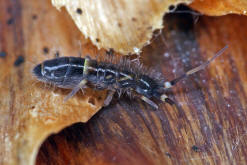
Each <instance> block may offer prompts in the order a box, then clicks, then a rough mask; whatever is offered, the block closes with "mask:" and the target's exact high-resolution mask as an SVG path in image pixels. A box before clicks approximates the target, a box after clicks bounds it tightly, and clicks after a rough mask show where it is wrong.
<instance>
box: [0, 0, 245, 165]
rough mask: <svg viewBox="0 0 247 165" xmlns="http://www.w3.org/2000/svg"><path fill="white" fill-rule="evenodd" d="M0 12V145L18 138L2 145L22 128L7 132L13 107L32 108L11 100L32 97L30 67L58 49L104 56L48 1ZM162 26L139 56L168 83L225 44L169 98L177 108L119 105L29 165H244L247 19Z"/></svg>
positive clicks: (185, 18)
mask: <svg viewBox="0 0 247 165" xmlns="http://www.w3.org/2000/svg"><path fill="white" fill-rule="evenodd" d="M0 8H1V12H0V52H1V53H0V55H1V56H0V64H1V72H0V73H1V75H0V76H1V77H0V78H1V82H0V84H1V85H0V87H1V88H0V92H1V93H0V94H1V95H0V96H1V99H0V116H1V117H0V123H1V126H0V133H1V135H0V140H1V141H4V144H5V146H4V147H6V145H8V144H11V143H8V142H9V141H8V140H11V139H15V138H18V137H16V136H15V134H11V135H9V136H8V137H9V138H10V139H8V138H6V136H5V133H6V132H7V133H8V132H13V131H16V130H17V131H18V130H19V129H22V127H24V124H23V125H20V126H18V127H17V126H15V125H14V123H15V122H16V120H20V119H21V117H22V116H20V111H16V110H18V109H17V107H18V106H19V104H22V107H24V108H25V107H27V106H30V105H27V104H25V102H21V101H22V100H19V99H18V98H20V96H22V95H24V94H28V92H30V87H29V88H27V87H25V83H24V82H25V80H26V79H27V78H28V77H27V76H26V74H25V73H26V71H27V70H26V69H25V66H27V65H28V64H27V63H30V61H31V63H32V60H35V62H37V61H36V60H38V61H40V60H44V59H46V58H51V57H53V56H55V54H56V50H59V53H60V55H61V56H63V55H67V56H68V55H71V56H72V55H73V56H77V55H78V54H79V52H81V53H83V54H84V55H85V54H90V56H95V55H96V54H98V53H101V52H103V51H104V50H101V51H97V50H96V48H95V47H94V46H92V45H91V43H90V42H88V41H86V40H84V39H81V37H80V32H79V31H78V30H76V28H75V26H74V25H73V22H72V21H71V20H70V17H69V16H68V15H67V14H65V13H63V12H62V13H57V11H56V9H54V10H53V9H52V7H51V4H50V2H49V1H48V0H46V1H32V0H25V1H19V0H12V1H4V0H0ZM61 15H62V16H61ZM61 17H63V18H64V19H59V18H61ZM47 20H49V21H47ZM165 27H166V28H165V29H164V31H163V32H162V35H161V36H158V37H156V38H155V39H154V40H153V42H152V44H151V45H150V46H148V47H146V48H145V49H144V51H143V53H142V55H141V62H143V63H144V65H146V66H149V67H154V68H156V69H157V70H158V71H160V72H162V74H163V75H165V76H166V78H167V79H173V78H174V77H177V76H179V75H181V74H182V73H184V72H185V71H187V70H189V69H191V68H193V67H195V66H197V65H199V64H200V63H201V62H203V61H205V60H207V59H208V58H209V57H212V56H213V55H214V53H216V52H217V51H218V50H220V49H221V48H223V47H224V46H225V45H229V49H228V50H227V51H226V52H225V53H224V55H222V56H221V57H219V58H217V59H216V60H215V61H214V62H213V63H212V64H211V65H210V66H209V67H208V68H207V69H206V70H205V71H202V72H200V73H197V74H195V75H193V76H191V77H190V78H188V79H186V80H184V81H182V82H181V83H179V84H177V86H176V87H174V88H173V89H172V90H171V92H170V93H169V96H170V97H171V98H172V99H173V100H174V101H175V102H176V105H175V107H172V106H170V105H167V104H160V109H159V110H156V111H154V110H152V109H151V108H150V107H149V106H148V105H146V104H144V103H143V102H142V101H140V100H131V99H128V98H127V97H123V98H121V99H120V100H118V99H117V97H116V98H115V99H114V100H113V102H112V103H111V105H110V106H108V107H106V108H103V109H102V110H101V111H100V112H99V113H97V114H96V115H95V116H94V117H93V118H92V119H91V120H90V121H89V122H88V123H86V124H82V123H77V124H74V125H73V126H70V127H68V128H66V129H64V130H63V131H61V132H60V133H58V134H56V135H52V136H50V137H49V138H48V139H47V140H46V141H45V142H44V144H43V145H42V147H41V149H40V152H39V154H38V157H37V161H36V164H246V162H247V160H246V159H247V156H246V152H247V149H246V148H247V146H246V143H247V137H246V132H247V126H246V125H247V123H246V122H247V121H246V118H247V114H246V111H247V102H246V100H247V98H246V97H247V96H246V95H247V85H246V84H247V73H246V69H247V66H246V65H247V56H246V55H245V53H246V52H247V48H246V45H247V37H246V36H247V31H246V29H247V18H246V17H244V16H237V15H228V16H224V17H217V18H214V17H200V18H199V20H197V19H193V16H191V15H184V14H183V15H169V16H167V17H166V18H165ZM65 32H66V33H65ZM78 42H82V43H81V45H82V47H81V48H80V46H79V45H78V44H77V43H78ZM45 47H47V48H48V49H49V51H48V53H46V51H44V48H45ZM22 57H24V62H23V63H22ZM2 68H3V69H2ZM2 80H3V81H2ZM26 89H29V90H26ZM44 90H45V89H44ZM62 94H63V93H61V95H62ZM17 96H18V97H17ZM77 99H79V96H78V97H77ZM6 100H8V102H6ZM40 101H41V102H42V100H41V99H40ZM6 107H8V108H6ZM9 110H10V111H9ZM14 112H17V113H15V114H13V113H14ZM7 119H8V120H7ZM9 119H10V120H9ZM2 123H4V124H2ZM2 145H3V144H2V143H1V144H0V148H1V149H2ZM9 147H10V146H9ZM1 149H0V158H3V156H6V155H7V156H9V155H8V153H9V152H11V151H10V150H8V149H9V148H5V149H6V150H1ZM14 153H15V152H14ZM15 154H16V153H15ZM8 158H9V157H5V159H6V160H8ZM18 161H20V159H19V158H18V157H17V163H20V162H18ZM1 162H2V159H1V160H0V164H1Z"/></svg>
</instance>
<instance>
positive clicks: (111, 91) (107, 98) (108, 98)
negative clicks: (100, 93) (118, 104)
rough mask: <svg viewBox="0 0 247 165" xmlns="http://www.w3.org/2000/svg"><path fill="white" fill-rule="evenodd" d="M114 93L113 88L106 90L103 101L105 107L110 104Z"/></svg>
mask: <svg viewBox="0 0 247 165" xmlns="http://www.w3.org/2000/svg"><path fill="white" fill-rule="evenodd" d="M114 93H115V91H113V90H109V91H108V92H107V97H106V99H105V101H104V107H106V106H108V105H109V104H110V102H111V100H112V97H113V95H114Z"/></svg>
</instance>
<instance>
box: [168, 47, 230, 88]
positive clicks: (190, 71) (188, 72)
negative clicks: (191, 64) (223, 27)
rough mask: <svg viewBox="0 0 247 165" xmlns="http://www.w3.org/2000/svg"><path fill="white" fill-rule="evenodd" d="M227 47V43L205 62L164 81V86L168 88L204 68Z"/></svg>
mask: <svg viewBox="0 0 247 165" xmlns="http://www.w3.org/2000/svg"><path fill="white" fill-rule="evenodd" d="M227 48H228V45H226V46H225V47H224V48H222V49H221V50H220V51H218V52H217V53H216V54H215V55H214V56H213V57H212V58H211V59H209V60H208V61H207V62H205V63H203V64H201V65H199V66H198V67H195V68H193V69H191V70H189V71H187V72H186V73H185V74H183V75H181V76H179V77H177V78H175V79H174V80H172V81H170V82H165V83H164V86H165V88H170V87H172V86H173V85H175V84H176V83H178V82H179V81H180V80H182V79H184V78H185V77H187V76H189V75H191V74H194V73H196V72H198V71H200V70H203V69H205V68H206V67H207V66H208V65H209V64H210V63H211V62H212V61H213V60H214V59H215V58H217V57H219V56H220V55H222V54H223V53H224V51H225V50H226V49H227Z"/></svg>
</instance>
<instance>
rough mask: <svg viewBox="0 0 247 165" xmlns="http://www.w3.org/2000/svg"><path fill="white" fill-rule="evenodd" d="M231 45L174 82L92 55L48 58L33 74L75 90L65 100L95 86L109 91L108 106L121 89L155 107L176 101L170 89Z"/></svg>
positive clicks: (106, 102) (139, 66) (119, 62)
mask: <svg viewBox="0 0 247 165" xmlns="http://www.w3.org/2000/svg"><path fill="white" fill-rule="evenodd" d="M227 47H228V46H225V47H224V48H223V49H221V50H220V51H219V52H217V53H216V54H215V55H214V56H213V57H212V58H211V59H210V60H208V61H206V62H205V63H203V64H201V65H200V66H198V67H195V68H193V69H191V70H189V71H187V72H185V73H184V74H183V75H181V76H179V77H177V78H175V79H173V80H171V81H165V80H164V78H162V77H161V76H159V74H157V73H155V72H151V71H149V70H147V69H145V67H142V65H137V64H135V63H133V62H131V61H130V60H126V59H125V60H123V59H120V60H103V61H102V60H94V59H91V58H89V57H86V58H80V57H59V58H55V59H51V60H46V61H44V62H43V63H41V64H38V65H37V66H35V67H34V69H33V74H34V75H35V76H36V77H37V79H38V80H39V81H42V82H45V83H51V84H53V85H55V86H57V87H60V88H67V89H72V91H71V92H70V93H69V94H68V95H67V96H66V97H65V101H66V100H68V99H69V98H71V97H72V96H74V95H75V94H76V93H77V92H78V91H79V90H80V89H83V88H86V87H94V88H95V89H96V90H102V89H107V90H108V95H107V98H106V99H105V101H104V105H105V106H107V105H109V103H110V102H111V100H112V97H113V95H114V93H116V92H118V93H119V95H121V93H127V94H129V95H133V96H135V97H139V98H140V99H142V100H143V101H145V102H146V103H148V104H149V105H150V106H152V107H153V108H155V109H158V105H157V104H156V103H155V102H154V101H152V100H153V99H157V100H160V101H162V102H167V103H169V104H173V101H172V100H171V99H169V98H168V96H167V95H166V94H165V93H166V90H167V89H168V88H171V87H173V86H174V85H175V84H176V83H178V82H179V81H180V80H181V79H184V78H186V77H187V76H189V75H191V74H193V73H196V72H198V71H200V70H202V69H204V68H205V67H206V66H208V64H209V63H210V62H211V61H213V60H214V59H215V58H216V57H218V56H220V55H221V54H222V53H223V52H224V51H225V50H226V49H227Z"/></svg>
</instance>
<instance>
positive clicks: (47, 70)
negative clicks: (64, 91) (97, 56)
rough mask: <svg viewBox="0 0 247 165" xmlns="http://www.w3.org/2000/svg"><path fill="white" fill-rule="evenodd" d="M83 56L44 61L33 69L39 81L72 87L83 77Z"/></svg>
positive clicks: (62, 86)
mask: <svg viewBox="0 0 247 165" xmlns="http://www.w3.org/2000/svg"><path fill="white" fill-rule="evenodd" d="M84 62H85V59H84V58H79V57H61V58H55V59H52V60H47V61H44V62H43V63H41V64H39V65H37V66H36V67H35V68H34V69H33V73H34V75H35V76H36V77H37V78H38V79H39V80H41V81H43V82H46V83H52V84H54V85H56V86H59V87H61V88H74V87H75V86H76V85H77V84H78V83H80V81H81V80H82V79H83V70H84Z"/></svg>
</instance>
